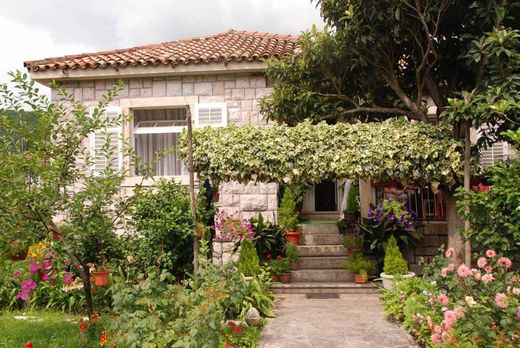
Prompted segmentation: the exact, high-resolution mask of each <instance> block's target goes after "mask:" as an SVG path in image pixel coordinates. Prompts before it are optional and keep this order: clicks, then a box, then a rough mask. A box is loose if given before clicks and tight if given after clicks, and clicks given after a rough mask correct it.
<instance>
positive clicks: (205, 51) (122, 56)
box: [24, 29, 297, 71]
mask: <svg viewBox="0 0 520 348" xmlns="http://www.w3.org/2000/svg"><path fill="white" fill-rule="evenodd" d="M296 48H297V37H296V36H291V35H280V34H270V33H262V32H249V31H237V30H233V29H231V30H228V31H227V32H225V33H219V34H215V35H209V36H205V37H196V38H191V39H184V40H178V41H170V42H163V43H160V44H153V45H146V46H139V47H132V48H127V49H118V50H112V51H103V52H94V53H82V54H77V55H71V56H64V57H54V58H45V59H41V60H33V61H27V62H24V66H25V67H27V69H28V70H29V71H44V70H57V69H61V70H66V69H106V68H109V67H111V68H116V69H117V68H119V67H125V66H136V65H142V66H146V65H171V66H172V67H175V66H176V65H179V64H185V65H187V64H201V63H202V64H204V63H212V62H217V63H220V62H224V63H228V62H240V61H259V60H261V59H263V58H270V57H280V56H284V55H288V54H292V53H294V52H295V50H296Z"/></svg>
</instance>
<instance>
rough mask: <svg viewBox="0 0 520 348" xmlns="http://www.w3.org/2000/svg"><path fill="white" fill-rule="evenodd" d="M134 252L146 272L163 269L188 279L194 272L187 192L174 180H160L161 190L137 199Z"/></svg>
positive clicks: (137, 262)
mask: <svg viewBox="0 0 520 348" xmlns="http://www.w3.org/2000/svg"><path fill="white" fill-rule="evenodd" d="M135 201H136V207H135V210H134V211H133V213H132V221H133V227H134V228H135V231H136V232H137V235H136V236H135V237H134V238H133V242H132V246H131V248H130V252H131V253H132V254H133V256H134V257H135V259H136V264H137V265H138V267H140V268H141V269H142V270H146V269H148V268H149V267H151V266H155V265H156V266H159V267H160V268H162V269H166V270H168V271H169V272H171V273H173V274H175V275H177V276H184V274H185V273H186V272H189V271H191V269H192V259H193V245H192V243H193V226H192V218H191V213H190V198H189V195H188V191H187V188H186V187H184V186H182V185H180V184H178V183H176V182H175V181H173V180H170V181H167V180H160V181H159V182H158V183H157V190H155V191H151V190H150V191H146V192H143V193H141V194H140V195H138V196H136V197H135Z"/></svg>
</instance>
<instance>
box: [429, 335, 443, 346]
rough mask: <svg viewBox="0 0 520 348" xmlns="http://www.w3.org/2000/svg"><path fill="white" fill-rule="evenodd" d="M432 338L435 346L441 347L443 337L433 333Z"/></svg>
mask: <svg viewBox="0 0 520 348" xmlns="http://www.w3.org/2000/svg"><path fill="white" fill-rule="evenodd" d="M430 338H431V340H432V342H433V344H437V345H440V344H441V343H442V340H441V336H440V335H439V334H436V333H433V334H432V335H431V337H430Z"/></svg>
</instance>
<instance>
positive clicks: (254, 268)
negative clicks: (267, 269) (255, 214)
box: [238, 239, 262, 276]
mask: <svg viewBox="0 0 520 348" xmlns="http://www.w3.org/2000/svg"><path fill="white" fill-rule="evenodd" d="M240 245H241V249H240V256H239V257H238V271H239V272H240V273H242V274H243V275H245V276H256V275H258V274H259V273H260V272H261V271H262V269H261V267H260V259H259V258H258V254H257V253H256V249H255V247H254V245H253V243H252V242H251V241H250V240H248V239H243V240H242V243H240Z"/></svg>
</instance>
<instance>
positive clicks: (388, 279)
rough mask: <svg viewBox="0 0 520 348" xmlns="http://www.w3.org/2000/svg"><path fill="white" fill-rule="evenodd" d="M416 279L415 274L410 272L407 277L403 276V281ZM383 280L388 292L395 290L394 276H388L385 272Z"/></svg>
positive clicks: (382, 275)
mask: <svg viewBox="0 0 520 348" xmlns="http://www.w3.org/2000/svg"><path fill="white" fill-rule="evenodd" d="M413 277H415V273H414V272H408V273H407V274H405V275H402V276H401V279H410V278H413ZM381 279H382V280H383V287H384V288H385V289H386V290H392V289H393V288H394V276H393V275H389V274H386V273H385V272H383V273H381Z"/></svg>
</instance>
